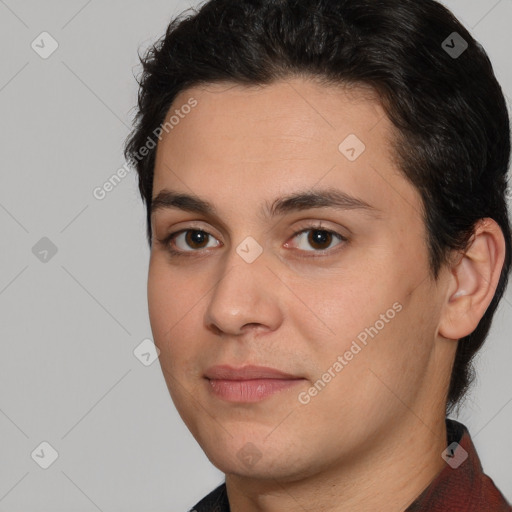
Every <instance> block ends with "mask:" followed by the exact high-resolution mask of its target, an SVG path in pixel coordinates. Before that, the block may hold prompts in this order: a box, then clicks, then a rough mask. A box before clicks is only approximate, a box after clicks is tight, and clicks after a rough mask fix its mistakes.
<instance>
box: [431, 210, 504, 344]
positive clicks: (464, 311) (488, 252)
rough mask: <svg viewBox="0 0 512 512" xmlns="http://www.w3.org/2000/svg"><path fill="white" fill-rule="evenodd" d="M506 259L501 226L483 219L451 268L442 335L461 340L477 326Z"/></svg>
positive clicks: (442, 322) (442, 314)
mask: <svg viewBox="0 0 512 512" xmlns="http://www.w3.org/2000/svg"><path fill="white" fill-rule="evenodd" d="M459 256H460V255H459ZM504 261H505V238H504V236H503V232H502V231H501V228H500V227H499V225H498V224H497V222H496V221H494V220H493V219H490V218H485V219H481V220H480V221H479V222H478V223H477V225H476V226H475V230H474V233H473V236H472V238H471V242H470V245H469V247H468V249H467V250H466V251H465V252H464V253H463V254H462V256H461V257H459V258H458V260H457V261H456V262H455V264H453V265H452V266H451V268H450V269H449V270H450V274H449V283H448V287H447V294H446V300H445V303H444V306H443V309H442V313H441V319H440V323H439V334H440V335H441V336H443V337H445V338H448V339H452V340H459V339H460V338H463V337H464V336H467V335H468V334H471V333H472V332H473V331H474V330H475V329H476V327H477V326H478V323H479V322H480V319H481V318H482V317H483V316H484V314H485V311H486V310H487V308H488V307H489V304H490V303H491V301H492V299H493V297H494V293H495V292H496V287H497V286H498V282H499V279H500V275H501V270H502V267H503V262H504Z"/></svg>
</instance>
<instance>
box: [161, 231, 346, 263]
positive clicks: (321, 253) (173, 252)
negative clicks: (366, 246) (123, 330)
mask: <svg viewBox="0 0 512 512" xmlns="http://www.w3.org/2000/svg"><path fill="white" fill-rule="evenodd" d="M188 231H196V232H199V233H205V234H207V235H208V236H210V237H212V238H215V237H214V236H213V235H212V234H211V233H208V231H205V230H204V229H198V228H187V229H181V230H180V231H175V232H174V233H170V234H169V235H168V236H166V237H165V238H164V239H158V241H159V242H160V243H161V244H162V245H164V246H165V248H166V250H167V251H168V252H169V254H171V256H173V257H181V256H185V257H188V256H190V257H193V256H194V255H195V254H194V253H196V254H197V253H200V252H201V251H202V250H201V249H197V250H194V249H192V250H190V251H183V250H176V249H173V248H172V247H171V242H172V241H173V240H174V239H175V238H176V237H177V236H178V235H180V234H182V233H186V232H188ZM308 231H321V232H323V233H329V234H331V235H333V236H334V237H336V238H337V239H338V240H340V241H341V242H348V239H347V238H346V237H344V236H343V235H341V234H340V233H337V232H336V231H331V230H328V229H325V228H323V226H321V225H311V226H307V227H305V228H304V229H301V230H300V231H297V232H296V233H294V234H293V236H292V238H295V237H297V236H299V235H302V234H303V233H306V232H308ZM338 245H343V244H338ZM299 251H300V249H299ZM305 252H313V253H319V254H318V255H315V256H302V257H304V258H315V257H319V256H324V255H325V254H326V253H330V252H333V251H332V250H331V249H324V250H323V251H305ZM187 253H190V254H189V255H188V254H187Z"/></svg>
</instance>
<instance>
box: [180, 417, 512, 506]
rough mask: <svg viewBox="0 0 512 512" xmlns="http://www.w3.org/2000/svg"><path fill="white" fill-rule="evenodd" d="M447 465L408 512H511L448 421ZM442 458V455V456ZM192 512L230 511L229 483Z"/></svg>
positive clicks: (464, 437)
mask: <svg viewBox="0 0 512 512" xmlns="http://www.w3.org/2000/svg"><path fill="white" fill-rule="evenodd" d="M446 431H447V440H448V443H447V449H446V451H445V452H444V454H443V455H442V456H443V458H444V460H445V461H446V466H445V467H444V468H443V469H442V470H441V471H440V472H439V474H438V475H437V476H436V477H435V478H434V480H432V482H431V483H430V484H429V485H428V487H427V488H426V489H425V490H424V491H423V492H422V493H421V494H420V495H419V496H418V498H416V499H415V500H414V502H413V503H411V505H409V507H408V508H407V509H406V510H405V512H512V506H511V505H510V503H508V502H507V501H506V499H505V497H504V496H503V495H502V494H501V492H500V491H499V490H498V489H497V487H496V486H495V484H494V482H493V481H492V479H491V478H490V477H488V476H487V475H485V474H484V472H483V469H482V464H481V463H480V459H479V458H478V455H477V453H476V449H475V446H474V445H473V441H472V440H471V437H470V435H469V432H468V430H467V428H466V427H465V426H464V425H463V424H462V423H459V422H458V421H455V420H452V419H448V418H446ZM440 455H441V454H440ZM190 512H230V509H229V502H228V496H227V492H226V484H225V483H223V484H222V485H220V486H219V487H217V489H215V490H214V491H212V492H211V493H210V494H208V496H206V497H205V498H203V499H202V500H201V501H200V502H199V503H198V504H197V505H196V506H195V507H194V508H193V509H192V510H191V511H190Z"/></svg>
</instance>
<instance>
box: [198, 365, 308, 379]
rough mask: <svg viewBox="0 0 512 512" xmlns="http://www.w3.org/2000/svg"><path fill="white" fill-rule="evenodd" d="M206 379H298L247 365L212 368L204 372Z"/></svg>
mask: <svg viewBox="0 0 512 512" xmlns="http://www.w3.org/2000/svg"><path fill="white" fill-rule="evenodd" d="M205 377H206V378H207V379H213V380H252V379H288V380H291V379H300V378H301V377H296V376H295V375H291V374H289V373H285V372H282V371H280V370H277V369H276V368H270V367H268V366H253V365H247V366H243V367H242V368H233V367H232V366H228V365H221V366H212V367H211V368H209V369H208V370H206V372H205Z"/></svg>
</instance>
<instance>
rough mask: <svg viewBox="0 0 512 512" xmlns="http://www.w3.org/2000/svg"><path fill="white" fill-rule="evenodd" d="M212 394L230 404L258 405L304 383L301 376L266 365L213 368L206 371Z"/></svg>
mask: <svg viewBox="0 0 512 512" xmlns="http://www.w3.org/2000/svg"><path fill="white" fill-rule="evenodd" d="M205 378H206V379H207V380H208V388H209V391H210V392H211V393H212V394H213V395H214V396H216V397H218V398H220V399H222V400H225V401H227V402H247V403H250V402H259V401H261V400H263V399H265V398H267V397H269V396H271V395H273V394H274V393H276V392H278V391H282V390H285V389H287V388H290V387H292V386H295V385H296V384H297V383H299V382H301V381H303V380H304V379H303V378H302V377H297V376H295V375H292V374H289V373H286V372H282V371H281V370H277V369H276V368H270V367H267V366H252V365H248V366H244V367H242V368H233V367H231V366H228V365H222V366H213V367H211V368H209V369H208V370H207V371H206V372H205Z"/></svg>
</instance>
